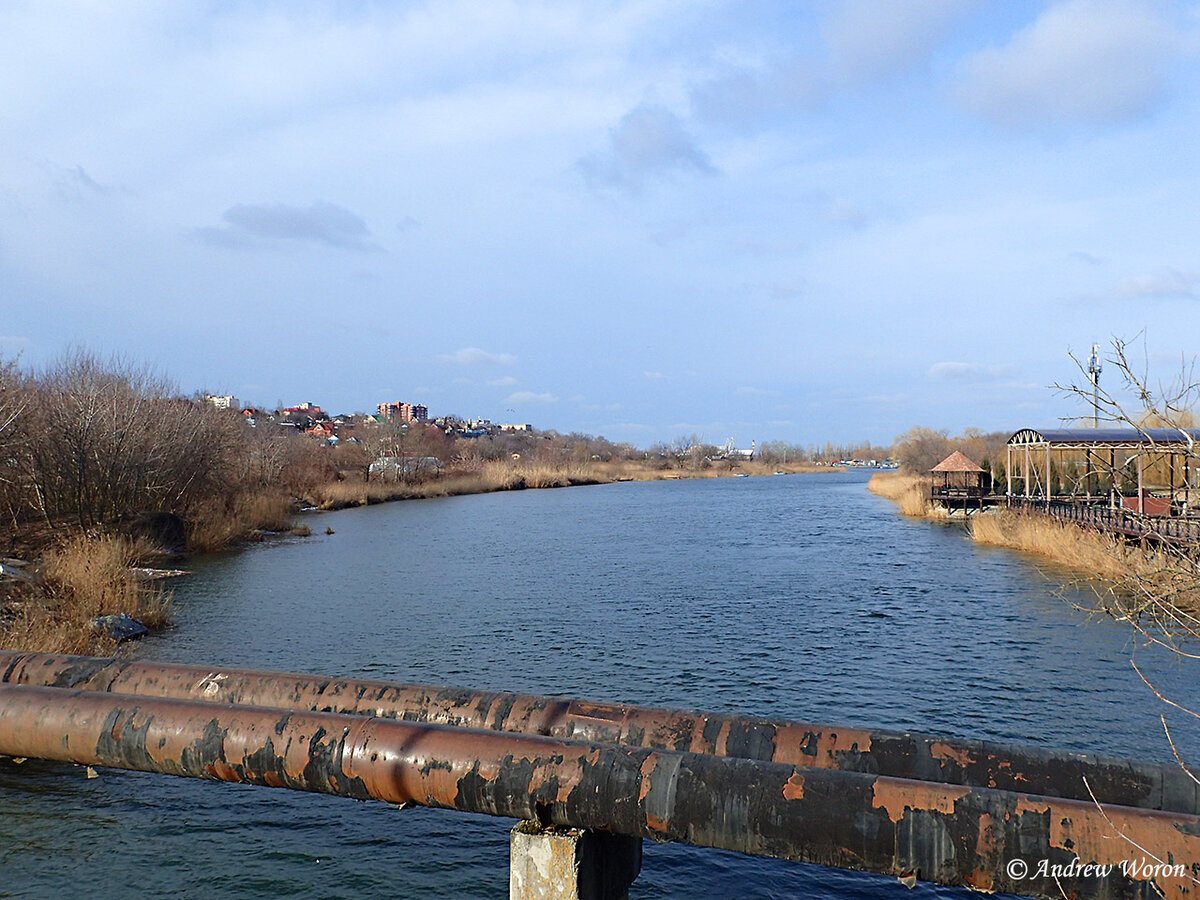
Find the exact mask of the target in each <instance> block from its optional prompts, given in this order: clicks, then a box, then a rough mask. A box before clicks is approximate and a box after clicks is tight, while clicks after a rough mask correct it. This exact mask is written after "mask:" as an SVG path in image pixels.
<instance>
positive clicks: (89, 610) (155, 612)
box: [0, 535, 171, 654]
mask: <svg viewBox="0 0 1200 900" xmlns="http://www.w3.org/2000/svg"><path fill="white" fill-rule="evenodd" d="M156 554H157V548H154V547H151V546H149V545H148V544H145V543H142V542H137V541H133V540H131V539H129V538H127V537H124V536H121V535H99V536H96V535H78V536H75V537H72V538H69V539H67V540H66V541H64V542H63V543H62V544H61V545H59V546H58V547H56V548H54V549H52V550H50V551H48V552H47V553H46V554H45V556H44V557H43V560H42V576H43V578H44V584H42V585H41V586H40V587H34V586H25V587H24V589H23V590H20V591H18V592H16V593H14V594H12V595H10V596H9V599H8V601H7V603H6V604H5V605H4V606H0V646H2V647H6V648H14V649H18V648H19V649H24V650H42V651H47V652H54V653H86V654H96V653H107V652H111V651H112V649H113V648H114V647H115V642H114V641H113V640H112V639H111V638H108V637H105V636H103V635H98V634H96V633H95V632H94V631H93V628H92V620H93V619H95V618H96V617H98V616H107V615H116V614H119V613H128V614H129V615H130V616H132V617H133V618H135V619H137V620H138V621H140V622H142V623H143V624H144V625H146V626H147V627H149V628H161V627H163V626H165V625H166V624H168V622H169V621H170V614H171V596H170V593H169V592H166V591H163V590H160V589H159V588H157V587H155V586H154V585H152V584H149V583H147V582H145V581H143V580H140V579H139V578H138V577H137V575H136V574H135V573H134V572H133V571H132V568H133V567H134V566H139V565H143V564H144V563H145V562H146V561H147V560H149V559H152V558H153V557H154V556H155V555H156Z"/></svg>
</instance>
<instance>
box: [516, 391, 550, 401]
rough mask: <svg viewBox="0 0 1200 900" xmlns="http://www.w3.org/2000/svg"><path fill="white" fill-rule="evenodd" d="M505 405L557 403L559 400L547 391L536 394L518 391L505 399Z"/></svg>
mask: <svg viewBox="0 0 1200 900" xmlns="http://www.w3.org/2000/svg"><path fill="white" fill-rule="evenodd" d="M504 402H505V403H557V402H558V398H557V397H555V396H554V395H553V394H551V393H550V392H549V391H546V392H545V393H542V394H536V393H534V392H533V391H517V392H516V393H515V394H509V395H508V396H507V397H505V398H504Z"/></svg>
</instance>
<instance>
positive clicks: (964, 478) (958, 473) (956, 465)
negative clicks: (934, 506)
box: [929, 450, 985, 512]
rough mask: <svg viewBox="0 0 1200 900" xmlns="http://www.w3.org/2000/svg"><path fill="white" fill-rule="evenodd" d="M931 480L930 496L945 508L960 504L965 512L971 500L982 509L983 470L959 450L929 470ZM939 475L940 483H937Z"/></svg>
mask: <svg viewBox="0 0 1200 900" xmlns="http://www.w3.org/2000/svg"><path fill="white" fill-rule="evenodd" d="M929 471H930V473H931V475H932V481H931V484H930V487H929V496H930V498H931V499H932V500H933V501H934V502H937V503H940V504H941V505H942V506H944V507H946V508H947V509H953V508H955V507H959V506H961V508H962V509H963V511H964V512H965V511H966V509H967V507H968V506H970V505H972V501H974V502H975V503H977V504H978V505H979V508H980V509H983V496H984V489H983V479H984V475H985V472H984V470H983V469H982V468H980V467H979V466H978V465H976V464H975V463H974V462H972V461H971V460H970V459H968V458H967V457H965V456H963V454H962V453H961V452H959V451H958V450H955V451H954V452H953V453H951V454H950V455H949V456H947V457H946V458H945V459H943V460H942V461H941V462H940V463H938V464H937V465H936V466H934V467H933V468H932V469H930V470H929ZM938 475H941V476H942V477H941V483H940V484H939V483H938Z"/></svg>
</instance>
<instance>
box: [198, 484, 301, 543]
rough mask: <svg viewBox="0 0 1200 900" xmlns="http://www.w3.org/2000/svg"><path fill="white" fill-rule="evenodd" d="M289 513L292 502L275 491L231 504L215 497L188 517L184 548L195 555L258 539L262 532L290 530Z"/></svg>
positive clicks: (290, 514) (262, 492) (238, 499)
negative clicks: (186, 547) (185, 545)
mask: <svg viewBox="0 0 1200 900" xmlns="http://www.w3.org/2000/svg"><path fill="white" fill-rule="evenodd" d="M292 513H293V509H292V502H291V500H289V499H288V498H287V497H285V496H284V495H283V494H281V493H277V492H274V491H260V492H256V493H253V494H243V495H241V496H238V497H235V498H234V499H233V500H232V502H230V503H226V502H225V501H224V500H222V499H220V498H216V499H214V500H212V501H210V502H208V503H204V504H201V505H199V506H197V507H196V508H195V509H193V510H192V512H191V514H190V515H189V516H188V521H187V546H188V549H189V550H191V551H193V552H196V553H212V552H213V551H214V550H221V549H223V548H225V547H229V546H231V545H233V544H236V543H238V542H239V541H245V540H253V539H254V538H255V537H256V536H257V537H259V538H261V535H262V532H264V531H276V532H284V531H291V529H292Z"/></svg>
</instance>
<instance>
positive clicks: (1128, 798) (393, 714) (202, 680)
mask: <svg viewBox="0 0 1200 900" xmlns="http://www.w3.org/2000/svg"><path fill="white" fill-rule="evenodd" d="M0 681H3V682H9V683H14V684H30V685H47V686H52V687H72V688H79V689H86V690H100V691H114V692H117V693H127V694H140V695H145V696H156V697H175V698H180V699H188V698H191V699H204V700H209V701H214V702H220V703H233V704H249V705H255V706H274V707H286V708H293V707H296V708H301V709H309V710H317V711H325V712H337V713H351V714H356V715H372V716H377V717H386V718H396V719H404V720H406V721H414V722H428V723H431V724H442V725H457V726H462V727H466V728H483V729H492V730H497V731H509V732H515V733H522V734H541V735H546V736H550V737H556V738H562V739H571V740H584V741H590V742H595V743H616V744H623V745H627V746H634V747H651V748H657V749H670V750H680V751H686V752H691V753H708V754H713V755H717V756H736V757H741V758H745V759H760V760H765V761H769V762H778V763H785V764H788V765H798V766H806V767H817V768H828V769H839V770H843V771H851V772H865V773H870V774H879V775H889V776H893V777H896V778H915V779H919V780H924V781H937V782H943V783H946V784H960V785H966V786H975V787H994V788H1000V789H1003V790H1011V791H1017V792H1022V793H1029V794H1037V795H1040V796H1049V797H1063V798H1065V799H1075V800H1090V799H1091V797H1092V795H1093V794H1094V795H1095V796H1096V797H1097V798H1099V799H1100V800H1101V801H1103V802H1105V803H1115V804H1118V805H1122V806H1131V807H1136V808H1142V809H1159V810H1165V811H1173V812H1182V813H1191V814H1200V785H1197V784H1196V783H1195V782H1194V781H1192V780H1191V779H1190V778H1188V777H1187V773H1186V772H1184V771H1183V770H1182V769H1180V768H1179V767H1178V766H1175V765H1159V764H1155V763H1145V762H1137V761H1132V760H1127V759H1120V758H1116V757H1106V756H1098V755H1090V754H1076V753H1061V752H1055V751H1050V750H1045V749H1041V748H1037V747H1028V746H1019V745H1006V744H996V743H990V742H985V741H958V740H949V739H944V738H937V737H930V736H926V735H914V734H902V733H897V732H889V731H882V730H867V729H859V728H843V727H838V726H831V725H817V724H809V723H804V722H790V721H771V720H766V719H758V718H751V717H744V716H732V715H723V714H718V713H705V712H690V711H685V710H673V709H660V708H654V707H644V706H629V705H624V704H614V703H595V702H591V701H587V700H572V699H569V698H562V697H546V696H539V695H534V694H514V693H506V692H499V691H472V690H466V689H462V688H451V687H437V686H431V685H420V684H395V683H388V682H383V681H368V680H361V679H348V678H328V677H321V676H315V675H297V674H290V673H281V672H262V671H255V670H248V669H237V668H213V667H207V666H190V665H180V664H173V663H147V662H137V661H131V660H124V659H101V658H94V657H86V656H61V655H56V654H47V653H21V652H17V651H0ZM1085 776H1086V777H1087V785H1086V786H1085V784H1084V782H1083V778H1084V777H1085Z"/></svg>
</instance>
